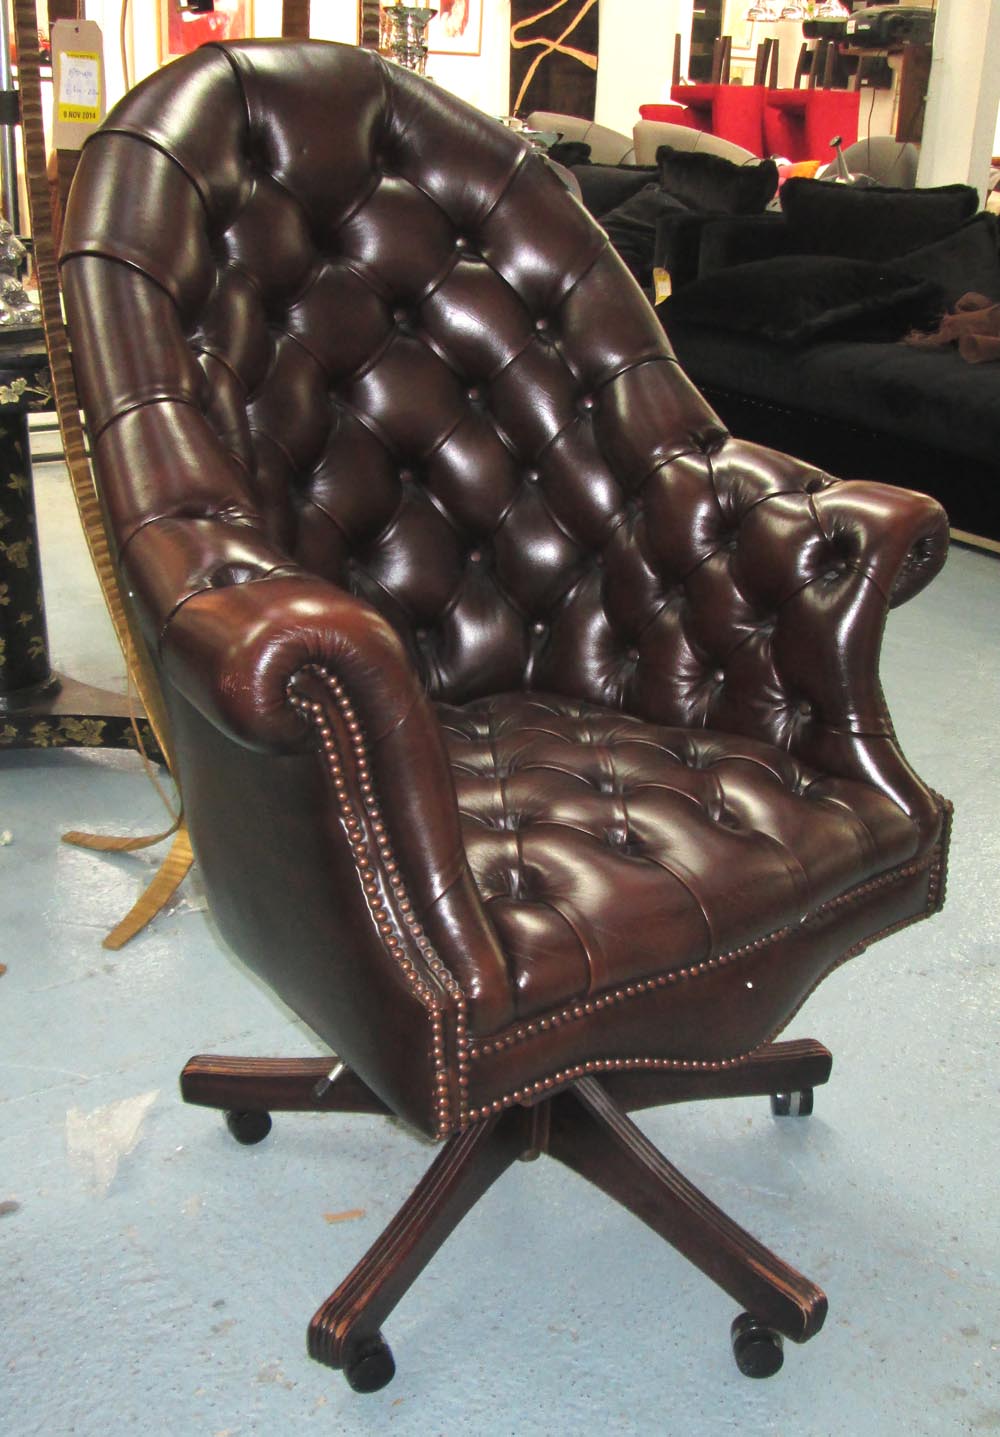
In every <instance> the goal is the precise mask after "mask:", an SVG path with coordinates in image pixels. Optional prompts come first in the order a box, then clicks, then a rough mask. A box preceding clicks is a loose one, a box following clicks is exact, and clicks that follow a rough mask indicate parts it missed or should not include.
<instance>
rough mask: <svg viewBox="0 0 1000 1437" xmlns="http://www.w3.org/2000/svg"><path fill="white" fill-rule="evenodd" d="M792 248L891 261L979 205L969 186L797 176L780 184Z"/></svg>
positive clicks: (955, 224)
mask: <svg viewBox="0 0 1000 1437" xmlns="http://www.w3.org/2000/svg"><path fill="white" fill-rule="evenodd" d="M781 208H782V209H783V210H784V212H785V216H786V218H787V220H788V225H789V231H790V239H791V242H792V247H793V248H794V249H796V250H799V251H801V252H803V253H808V254H829V255H842V256H846V257H848V258H850V259H869V260H879V259H891V258H894V257H896V256H898V255H901V254H905V253H906V252H907V251H908V250H913V249H917V248H918V247H919V246H921V245H926V244H931V243H933V241H935V240H938V239H941V238H943V236H944V235H947V234H950V233H951V232H952V231H953V230H956V229H958V228H959V226H960V225H962V224H963V223H964V222H965V221H966V220H967V219H970V218H971V216H972V215H974V214H975V212H976V210H977V209H978V208H979V196H978V194H977V193H976V191H975V190H974V189H973V188H972V186H971V185H942V186H940V187H939V188H938V189H924V190H893V189H883V188H881V187H879V188H875V189H860V188H858V187H856V186H854V185H838V184H831V183H828V182H826V181H824V180H805V179H799V178H793V179H790V180H786V181H785V183H784V184H783V185H782V187H781Z"/></svg>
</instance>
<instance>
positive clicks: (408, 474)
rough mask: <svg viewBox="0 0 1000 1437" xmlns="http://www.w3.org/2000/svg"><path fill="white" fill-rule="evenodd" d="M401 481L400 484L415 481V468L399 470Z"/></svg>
mask: <svg viewBox="0 0 1000 1437" xmlns="http://www.w3.org/2000/svg"><path fill="white" fill-rule="evenodd" d="M399 482H400V484H412V483H413V470H412V469H400V471H399Z"/></svg>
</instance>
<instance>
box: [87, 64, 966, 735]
mask: <svg viewBox="0 0 1000 1437" xmlns="http://www.w3.org/2000/svg"><path fill="white" fill-rule="evenodd" d="M62 275H63V282H64V288H65V294H66V301H67V308H68V311H69V313H70V317H71V320H72V334H73V345H74V355H75V358H76V360H77V365H76V367H77V373H78V378H79V383H80V388H81V393H82V398H83V402H84V408H85V410H86V413H87V418H88V421H89V425H90V431H91V440H92V445H93V450H94V456H95V462H96V467H97V471H98V476H99V479H100V482H101V488H102V493H103V497H104V502H105V505H106V508H107V511H108V514H109V518H110V527H111V531H112V539H113V542H114V543H115V544H116V545H117V548H118V550H119V555H120V558H121V562H122V566H123V568H124V571H125V577H126V580H127V585H128V587H129V589H130V590H131V592H132V595H133V601H134V603H135V605H136V606H137V609H138V614H139V618H140V622H141V624H142V626H143V628H144V631H145V633H146V635H147V637H148V638H149V640H150V642H151V643H152V645H153V647H154V649H155V648H156V647H157V645H158V644H159V642H160V640H161V636H162V634H163V633H164V631H165V629H166V627H167V626H168V625H170V624H174V623H175V622H176V621H175V616H176V615H178V614H182V613H185V612H187V609H188V600H189V599H191V598H192V597H195V596H198V595H205V594H206V593H209V592H210V591H212V590H213V589H218V588H220V587H230V586H232V585H247V584H251V585H253V586H257V585H259V584H261V583H263V584H265V585H268V586H270V585H271V583H272V582H274V581H279V582H280V583H282V584H287V583H288V582H290V581H294V580H295V579H296V578H302V579H305V578H307V577H308V576H309V575H314V576H319V578H320V579H322V580H326V581H329V582H331V583H332V584H334V585H337V586H341V587H342V588H343V589H345V590H348V591H350V592H351V594H353V595H354V596H356V597H357V598H358V599H360V600H361V601H368V602H370V603H371V604H372V605H373V606H374V607H375V609H377V610H378V611H379V612H380V613H381V614H382V615H383V616H385V618H386V619H388V621H389V622H390V624H391V625H392V626H393V628H394V629H395V630H396V632H397V633H398V634H399V635H400V636H401V638H402V640H403V642H404V644H405V645H406V648H407V649H408V651H409V654H410V657H411V659H412V661H413V664H414V665H415V668H416V671H417V672H418V674H419V675H420V677H421V679H422V681H423V683H424V685H425V686H426V688H427V690H428V691H429V693H430V694H431V695H432V696H434V697H437V698H441V699H444V700H447V701H450V702H462V701H463V700H467V699H470V698H473V697H477V696H479V695H482V694H488V693H494V692H499V691H504V690H515V689H519V688H532V689H537V690H548V691H550V692H553V693H562V694H564V695H566V696H569V697H573V698H578V699H583V700H589V701H592V702H597V703H600V704H605V705H611V706H614V707H622V708H625V709H627V710H629V711H631V712H634V713H636V714H638V715H640V716H642V717H645V718H649V719H652V720H655V721H659V722H663V723H680V724H686V725H694V726H699V727H700V726H707V727H716V728H723V729H726V730H728V731H731V732H742V733H746V734H752V735H754V736H757V737H760V738H765V739H768V740H770V741H772V742H777V743H780V744H782V745H785V746H790V747H793V748H794V749H795V750H796V751H797V752H798V753H799V754H800V756H801V757H804V758H810V757H812V758H816V757H821V758H822V759H823V761H826V762H830V761H831V759H830V747H831V744H835V745H837V746H838V748H843V747H844V733H845V725H846V726H847V727H848V728H850V729H854V730H857V729H867V730H868V731H881V730H882V728H883V727H884V710H883V705H882V701H881V695H880V693H879V692H878V689H877V686H873V685H870V684H867V683H866V684H864V685H863V690H859V689H858V687H857V684H856V683H855V681H854V680H853V679H852V680H851V681H850V683H849V682H848V679H847V676H846V673H845V670H844V662H845V659H844V654H842V653H839V652H838V654H837V656H836V662H835V663H831V661H830V658H829V657H828V658H827V659H826V660H821V659H820V658H819V657H818V656H817V655H818V650H817V649H816V648H815V647H814V646H813V645H812V644H810V643H808V642H806V643H804V642H803V641H802V638H801V636H802V635H803V634H804V633H809V632H810V631H811V629H812V628H813V626H814V625H816V624H819V623H828V622H829V620H830V616H831V615H832V614H833V613H834V612H839V613H841V614H842V615H843V616H844V622H845V623H846V622H848V621H849V622H850V623H851V624H853V623H854V622H855V620H856V618H857V616H858V614H860V612H861V609H860V608H859V604H860V603H861V599H862V594H863V592H865V598H864V602H865V604H866V605H871V604H873V603H874V605H875V608H874V609H873V611H872V612H873V614H875V613H879V612H880V607H879V606H880V604H881V603H882V602H883V601H884V596H883V598H879V597H878V596H877V593H876V592H874V591H872V590H871V589H870V588H869V586H870V585H874V590H875V591H877V590H878V589H879V587H880V586H881V585H882V584H883V575H889V576H892V575H895V573H896V569H897V567H898V565H899V564H900V563H901V562H902V561H903V557H904V556H903V554H902V553H899V554H897V553H896V549H897V547H899V546H900V545H902V546H903V549H904V550H905V547H906V545H907V544H908V543H909V542H910V541H909V539H908V538H906V537H905V533H904V530H902V529H900V530H899V538H898V543H897V542H896V541H893V542H892V543H889V542H887V540H886V539H885V538H884V537H883V538H882V539H880V541H879V543H878V545H877V547H876V548H875V549H872V548H871V546H870V545H869V542H868V523H867V519H866V518H865V517H864V515H865V513H866V506H867V510H868V511H869V512H870V513H871V516H872V518H873V519H874V518H875V517H876V516H877V515H878V514H880V513H881V512H882V509H883V507H884V504H885V498H884V495H882V494H881V492H880V491H878V486H875V487H874V488H872V489H871V490H864V491H863V492H862V490H860V489H855V490H854V493H853V497H852V498H850V499H848V498H847V496H846V494H844V495H842V494H841V486H838V485H836V484H833V483H832V482H831V481H830V480H828V479H827V478H826V477H825V476H821V475H819V474H817V473H816V471H814V470H809V469H806V468H804V467H803V466H802V465H800V464H798V463H796V462H794V461H792V460H786V459H784V458H783V457H782V456H779V455H776V454H774V453H771V452H770V451H767V450H762V449H756V448H754V447H753V446H750V445H745V444H740V443H738V442H737V441H734V440H732V439H729V438H727V436H726V435H725V432H724V431H723V430H722V428H721V427H720V426H719V424H718V421H717V420H716V419H715V416H714V415H713V414H712V412H711V411H710V410H709V409H708V408H707V407H706V406H705V404H704V403H703V402H702V400H701V399H700V398H699V397H698V395H697V394H696V392H695V390H694V389H693V387H692V386H691V385H690V384H689V382H688V381H687V379H686V378H685V377H684V375H683V374H682V373H681V372H680V370H679V368H678V366H677V363H676V361H675V360H674V358H673V355H672V353H671V350H670V348H669V345H668V343H667V341H666V339H665V337H664V334H663V331H662V329H661V326H660V325H659V323H658V321H657V319H656V316H655V314H654V313H653V311H652V309H651V308H650V307H649V306H648V304H647V303H646V301H645V299H644V298H643V296H642V295H641V293H640V292H639V290H638V288H637V287H636V286H635V284H634V283H633V281H632V280H631V278H630V276H629V275H628V274H627V272H626V271H625V269H624V267H623V265H622V264H621V263H620V261H619V260H618V257H617V256H616V255H615V254H614V252H613V251H612V250H611V249H610V247H609V245H608V243H607V240H606V238H605V236H604V234H603V232H602V231H601V230H600V229H599V228H598V227H597V226H596V224H594V222H593V221H592V220H591V219H590V217H589V216H588V215H587V214H586V213H585V212H584V210H583V209H582V207H581V206H580V205H579V204H578V203H577V202H576V201H575V200H574V199H573V198H572V197H571V196H570V195H569V194H568V193H567V192H566V190H565V189H564V187H563V185H562V184H561V183H560V181H559V180H558V178H557V177H556V176H555V175H554V174H553V173H552V172H551V171H550V170H549V168H548V167H547V165H546V164H545V162H544V161H543V160H542V159H541V158H539V157H538V156H537V155H535V154H534V153H533V152H532V151H531V150H530V149H529V148H528V147H527V146H526V145H525V143H524V142H523V141H521V140H519V139H518V138H517V136H516V135H514V134H512V133H510V132H508V131H507V130H505V129H504V128H503V127H502V126H501V125H499V124H498V123H496V122H494V121H492V120H490V119H488V118H486V117H484V116H483V115H481V114H480V113H479V112H477V111H475V110H473V109H471V108H470V107H469V106H466V105H464V104H462V103H461V102H460V101H458V100H456V99H454V98H452V97H450V96H448V95H447V94H444V93H442V92H441V91H439V90H438V89H437V88H436V87H434V86H433V85H431V84H429V83H428V82H426V81H423V80H419V79H417V78H416V77H414V76H412V75H410V74H409V73H408V72H407V71H405V70H402V69H399V68H397V67H395V66H391V65H388V64H386V63H385V62H384V61H382V60H381V59H380V58H379V57H378V56H377V55H374V54H372V53H371V52H367V51H361V50H358V49H355V48H353V47H345V46H339V45H330V44H326V43H322V42H307V43H288V42H275V41H271V42H267V41H258V42H247V43H244V44H238V45H224V46H214V45H213V46H206V47H204V48H203V49H202V50H200V51H198V52H197V53H195V54H194V55H192V56H189V57H187V58H185V59H183V60H180V61H177V62H176V63H174V64H172V65H170V66H168V67H167V68H166V69H164V70H162V71H160V72H159V73H157V74H156V75H154V76H151V77H150V78H149V79H148V80H146V81H145V82H144V83H143V84H142V85H140V86H138V87H137V88H136V89H135V90H134V91H132V92H131V93H130V94H129V95H128V96H126V98H125V100H124V101H123V102H122V103H121V104H120V105H119V106H118V107H117V108H116V109H115V111H114V112H113V113H112V115H111V116H110V117H109V119H108V121H107V123H106V124H105V126H104V127H103V128H102V130H100V131H99V132H98V133H97V134H96V135H95V136H93V137H92V138H91V140H90V141H89V142H88V144H87V145H86V147H85V149H84V152H83V156H82V159H81V163H80V166H79V170H78V174H77V178H76V182H75V185H74V189H73V192H72V194H71V197H70V203H69V206H68V212H67V221H66V227H65V232H64V239H63V259H62ZM859 506H860V507H859ZM928 523H932V527H933V525H937V526H938V527H940V516H939V515H938V514H937V511H935V514H934V515H932V516H931V519H929V520H928ZM935 532H936V531H935ZM939 548H940V544H939V543H938V542H937V540H935V542H934V544H932V545H931V550H932V551H933V552H934V553H937V550H938V549H939ZM921 563H922V560H921V555H920V554H919V553H916V552H915V553H914V555H911V556H909V557H907V558H906V564H905V566H904V572H903V579H902V581H901V582H903V583H904V584H906V585H909V586H910V587H912V584H911V579H912V578H913V576H914V575H915V574H916V573H918V572H919V569H920V566H921ZM914 565H915V566H916V567H915V568H914V567H913V566H914ZM925 567H926V566H925ZM275 587H277V585H275ZM850 616H854V617H850ZM880 622H881V621H880V619H879V620H877V621H875V622H874V627H873V629H872V633H873V635H874V636H875V637H874V638H873V643H875V644H877V634H878V632H879V628H880ZM845 653H846V651H845ZM320 656H321V655H316V657H320ZM848 693H850V694H851V699H850V703H848V702H847V700H846V698H845V696H846V695H847V694H848ZM282 703H283V694H282V693H281V692H280V691H278V692H276V693H275V695H274V696H273V699H272V700H270V701H269V708H268V711H269V712H271V711H274V712H275V713H276V712H277V710H278V708H279V707H280V706H281V704H282ZM849 742H850V741H848V743H849Z"/></svg>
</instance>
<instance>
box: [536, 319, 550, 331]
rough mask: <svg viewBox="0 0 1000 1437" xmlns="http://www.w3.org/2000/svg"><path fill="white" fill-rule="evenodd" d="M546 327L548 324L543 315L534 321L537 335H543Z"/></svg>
mask: <svg viewBox="0 0 1000 1437" xmlns="http://www.w3.org/2000/svg"><path fill="white" fill-rule="evenodd" d="M548 327H549V322H548V320H547V319H546V318H545V316H544V315H542V316H541V317H540V318H539V319H536V320H535V328H536V329H537V330H538V333H539V334H544V333H545V331H546V330H547V329H548Z"/></svg>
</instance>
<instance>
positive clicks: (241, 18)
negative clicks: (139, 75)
mask: <svg viewBox="0 0 1000 1437" xmlns="http://www.w3.org/2000/svg"><path fill="white" fill-rule="evenodd" d="M157 3H158V5H159V12H160V27H159V29H160V59H161V61H162V60H173V59H174V58H175V57H176V56H178V55H189V54H190V53H191V51H192V50H197V48H198V46H199V45H204V44H206V43H207V41H209V40H245V39H246V38H247V37H248V36H249V35H252V34H253V0H215V9H214V10H208V11H205V12H203V13H200V12H198V11H196V10H182V9H181V8H180V6H179V5H178V3H177V0H157Z"/></svg>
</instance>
